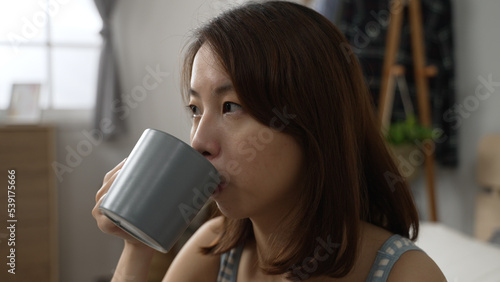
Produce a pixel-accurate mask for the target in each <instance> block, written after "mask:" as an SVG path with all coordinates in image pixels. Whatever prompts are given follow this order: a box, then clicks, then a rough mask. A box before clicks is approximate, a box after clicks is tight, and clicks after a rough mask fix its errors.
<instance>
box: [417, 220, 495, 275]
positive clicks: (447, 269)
mask: <svg viewBox="0 0 500 282" xmlns="http://www.w3.org/2000/svg"><path fill="white" fill-rule="evenodd" d="M416 244H417V245H418V246H419V247H420V248H422V249H423V250H424V251H425V252H426V253H427V254H428V255H429V256H430V257H431V258H432V259H433V260H434V261H435V262H436V263H437V265H438V266H439V267H440V268H441V270H442V271H443V273H444V275H445V276H446V279H448V281H450V282H469V281H480V282H500V246H498V245H493V244H489V243H486V242H482V241H479V240H476V239H474V238H472V237H469V236H466V235H463V234H462V233H460V232H458V231H455V230H453V229H451V228H448V227H446V226H444V225H442V224H439V223H428V222H422V223H421V224H420V233H419V236H418V240H417V242H416Z"/></svg>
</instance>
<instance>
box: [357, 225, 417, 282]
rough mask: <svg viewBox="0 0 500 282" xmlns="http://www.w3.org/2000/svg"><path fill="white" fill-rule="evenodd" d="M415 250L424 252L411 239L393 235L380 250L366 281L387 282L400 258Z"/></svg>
mask: <svg viewBox="0 0 500 282" xmlns="http://www.w3.org/2000/svg"><path fill="white" fill-rule="evenodd" d="M413 250H417V251H422V249H420V248H419V247H417V246H416V245H415V244H414V243H413V242H412V241H411V240H410V239H408V238H405V237H403V236H401V235H398V234H395V235H392V236H391V237H390V238H389V239H387V241H385V243H384V245H382V247H381V248H380V249H379V250H378V252H377V256H376V258H375V261H374V263H373V265H372V268H371V269H370V273H369V274H368V278H367V279H366V281H370V282H381V281H387V278H388V277H389V273H390V272H391V269H392V267H393V266H394V264H395V263H396V262H397V261H398V259H399V257H400V256H401V255H402V254H404V253H405V252H407V251H413ZM422 252H423V251H422Z"/></svg>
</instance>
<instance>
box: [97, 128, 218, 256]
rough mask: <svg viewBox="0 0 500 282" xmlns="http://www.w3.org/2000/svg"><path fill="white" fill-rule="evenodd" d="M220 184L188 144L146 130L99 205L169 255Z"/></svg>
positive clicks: (112, 218) (134, 234)
mask: <svg viewBox="0 0 500 282" xmlns="http://www.w3.org/2000/svg"><path fill="white" fill-rule="evenodd" d="M218 185H219V174H218V172H217V170H216V169H215V167H214V166H213V165H212V164H211V163H210V162H209V161H208V160H207V159H206V158H205V157H204V156H203V155H201V154H200V153H198V152H197V151H196V150H195V149H193V148H192V147H191V146H189V145H188V144H186V143H184V142H182V141H181V140H179V139H177V138H175V137H173V136H171V135H170V134H167V133H165V132H162V131H159V130H154V129H146V130H145V131H144V133H143V134H142V136H141V138H140V139H139V141H138V142H137V144H136V145H135V147H134V149H133V150H132V152H131V153H130V155H129V157H128V159H127V160H126V161H125V164H124V165H123V167H122V169H121V171H120V172H119V174H118V176H117V178H116V180H115V181H114V182H113V184H112V185H111V187H110V189H109V191H108V193H107V194H106V196H105V197H104V200H103V201H102V203H101V205H100V211H101V212H102V213H103V214H105V215H106V216H107V217H108V218H110V219H111V220H112V221H113V222H114V223H115V224H116V225H118V226H119V227H121V228H122V229H123V230H125V231H127V232H128V233H129V234H131V235H132V236H134V237H135V238H137V239H138V240H140V241H142V242H143V243H145V244H147V245H149V246H151V247H152V248H154V249H156V250H158V251H160V252H164V253H165V252H167V251H169V250H170V248H171V247H172V245H173V244H174V243H175V242H176V241H177V239H178V238H179V237H180V236H181V235H182V233H183V232H184V231H185V230H186V228H187V227H188V225H189V223H190V222H191V221H192V219H193V218H194V217H195V215H196V214H197V213H198V212H199V210H200V209H201V208H202V207H203V205H204V204H205V203H206V202H207V200H208V199H209V198H210V196H211V195H212V193H213V192H214V191H215V189H216V188H217V186H218Z"/></svg>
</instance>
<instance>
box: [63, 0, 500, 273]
mask: <svg viewBox="0 0 500 282" xmlns="http://www.w3.org/2000/svg"><path fill="white" fill-rule="evenodd" d="M228 2H231V1H229V0H221V1H209V0H190V1H173V0H149V1H134V0H121V1H119V3H118V6H117V10H116V14H115V18H114V20H113V24H114V28H113V30H114V34H115V36H116V38H115V39H116V40H115V41H116V42H115V43H116V48H117V51H118V56H119V59H120V72H121V77H122V86H123V93H124V94H125V95H131V94H132V91H133V89H134V87H136V86H140V85H142V79H143V78H144V76H145V75H147V73H148V72H147V70H146V68H147V67H151V68H153V69H156V67H157V66H158V67H159V69H160V70H161V71H162V72H168V73H170V75H168V76H166V77H164V78H163V81H161V83H160V84H159V85H158V87H157V88H156V89H153V90H152V91H149V92H148V94H147V96H146V97H145V99H144V100H143V101H141V102H138V103H137V106H134V107H135V108H130V115H129V116H128V118H127V119H126V121H127V123H128V125H129V132H128V133H127V134H126V136H124V137H123V138H121V139H120V140H118V141H115V142H111V143H109V142H101V143H99V144H98V145H96V146H94V147H93V148H92V152H91V154H89V155H88V156H85V157H82V160H81V164H79V165H78V166H77V167H76V168H75V169H74V171H72V172H70V173H66V174H65V175H64V177H63V181H62V182H61V183H59V187H58V189H59V203H60V207H59V211H60V244H61V245H60V259H61V265H60V269H61V281H73V282H88V281H95V279H96V278H97V277H99V276H103V275H109V274H111V273H112V271H113V268H114V267H115V265H116V262H117V260H118V256H119V253H120V251H121V247H122V245H121V244H122V243H121V242H120V240H117V239H114V238H112V237H111V236H108V235H104V234H102V233H101V232H100V231H99V230H98V229H97V227H96V224H95V221H94V220H93V218H92V216H91V214H90V211H91V209H92V207H93V205H94V203H95V201H94V196H95V193H96V191H97V190H98V188H99V187H100V185H101V181H102V178H103V176H104V174H105V173H106V172H107V171H108V170H110V169H111V168H112V167H113V166H114V165H115V164H116V163H118V162H119V161H121V160H122V159H123V158H124V157H126V155H127V154H128V152H130V150H131V148H132V146H133V144H135V142H136V140H137V139H138V138H139V136H140V134H141V133H142V131H143V130H144V129H146V128H148V127H153V128H158V129H161V130H165V131H167V132H170V133H172V134H173V135H176V136H177V137H179V138H181V139H183V140H185V141H187V140H188V135H189V126H188V120H187V118H186V115H185V114H184V113H183V110H182V108H183V107H182V106H183V104H182V102H181V99H180V94H179V74H178V73H179V69H178V67H179V65H180V62H179V53H180V48H181V47H182V45H183V43H184V41H185V39H186V35H187V33H188V31H189V30H190V29H191V28H192V27H194V26H196V25H198V24H199V22H200V21H203V20H204V19H207V18H208V17H210V16H211V15H213V14H215V13H216V12H217V11H218V10H219V9H220V8H221V7H222V6H226V3H228ZM497 11H500V2H498V1H495V0H483V1H472V0H456V1H454V24H455V30H456V32H455V43H456V44H455V51H456V63H457V64H456V65H457V70H456V74H457V77H456V81H457V87H456V88H457V102H458V103H461V102H462V101H463V100H464V99H465V98H467V97H468V96H469V95H474V91H475V89H476V87H477V85H478V84H479V83H480V82H479V81H478V79H477V77H478V76H479V75H481V76H483V77H488V75H490V74H491V75H492V78H493V79H492V80H493V81H500V56H499V55H498V53H497V51H498V50H500V39H499V36H498V32H497V31H496V30H495V29H496V28H497V27H498V26H499V25H500V20H498V18H497V17H496V13H497ZM499 94H500V87H497V88H496V92H495V93H493V95H492V96H491V97H490V98H489V99H487V100H486V101H482V102H481V104H480V106H479V108H478V110H476V111H474V112H471V115H470V117H469V118H467V119H464V120H463V122H464V123H463V125H462V126H461V128H460V167H459V168H458V169H457V170H444V169H438V170H437V174H436V178H437V190H438V200H439V217H440V219H441V221H442V222H444V223H445V224H447V225H449V226H452V227H455V228H457V229H459V230H462V231H464V232H466V233H472V227H473V212H474V197H475V193H476V191H477V189H478V186H477V185H476V183H475V180H474V179H475V178H474V170H475V153H476V147H477V142H478V140H479V137H480V136H481V135H483V134H485V133H488V132H492V131H496V132H498V131H500V126H499V124H498V121H499V120H500V111H499V110H498V109H500V98H499V97H498V96H499ZM72 114H73V115H76V117H75V118H76V120H78V121H79V122H78V123H74V122H71V123H70V121H69V120H68V121H67V122H66V125H63V126H62V127H61V129H60V130H59V132H58V161H59V162H61V163H64V162H65V161H66V160H65V158H66V157H67V156H68V148H70V149H71V148H73V149H75V148H77V146H78V145H79V144H82V142H84V140H87V139H88V138H87V137H86V136H85V135H84V134H83V132H84V130H91V126H90V121H89V119H88V116H87V117H85V118H80V117H79V116H78V115H77V114H78V113H77V112H76V113H75V112H74V113H72ZM68 146H69V147H68ZM414 190H415V194H416V198H417V200H418V202H419V206H420V207H421V209H422V211H424V212H425V194H424V192H423V191H424V190H425V187H424V184H423V181H422V179H420V180H419V181H417V182H416V183H415V185H414ZM424 216H425V215H424Z"/></svg>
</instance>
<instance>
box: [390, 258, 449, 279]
mask: <svg viewBox="0 0 500 282" xmlns="http://www.w3.org/2000/svg"><path fill="white" fill-rule="evenodd" d="M387 281H389V282H391V281H409V282H411V281H436V282H443V281H446V278H445V276H444V274H443V272H441V269H439V267H438V266H437V264H436V263H435V262H434V260H432V258H431V257H429V256H428V255H427V254H426V253H425V252H423V251H421V250H420V251H419V250H411V251H407V252H405V253H403V254H402V255H401V256H400V257H399V259H398V260H397V261H396V263H395V264H394V267H393V268H392V270H391V272H390V274H389V277H388V279H387Z"/></svg>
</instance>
